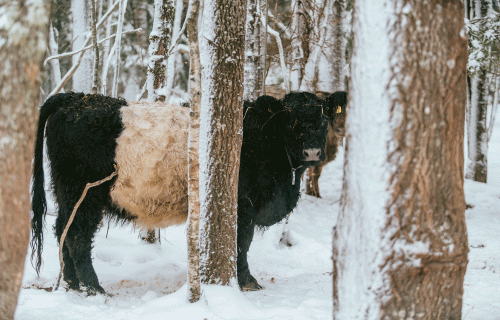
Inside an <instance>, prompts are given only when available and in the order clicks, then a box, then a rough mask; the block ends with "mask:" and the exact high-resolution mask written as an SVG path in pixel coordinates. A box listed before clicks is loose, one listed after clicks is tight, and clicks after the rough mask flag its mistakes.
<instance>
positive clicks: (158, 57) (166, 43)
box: [147, 0, 174, 102]
mask: <svg viewBox="0 0 500 320" xmlns="http://www.w3.org/2000/svg"><path fill="white" fill-rule="evenodd" d="M173 18H174V6H173V1H172V0H155V11H154V17H153V30H152V31H151V34H150V36H149V65H148V79H147V90H148V100H149V101H152V102H153V101H165V96H164V95H162V94H160V91H161V89H162V88H163V87H164V86H165V72H166V67H165V65H166V62H167V59H168V55H167V54H168V50H169V48H170V42H171V40H172V20H173Z"/></svg>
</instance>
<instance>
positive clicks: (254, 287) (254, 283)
mask: <svg viewBox="0 0 500 320" xmlns="http://www.w3.org/2000/svg"><path fill="white" fill-rule="evenodd" d="M262 289H264V288H262V286H261V285H260V284H258V283H257V281H252V282H249V283H247V284H246V285H244V286H241V291H259V290H262Z"/></svg>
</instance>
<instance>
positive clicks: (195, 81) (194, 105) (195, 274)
mask: <svg viewBox="0 0 500 320" xmlns="http://www.w3.org/2000/svg"><path fill="white" fill-rule="evenodd" d="M188 10H191V16H190V18H189V20H188V24H187V27H186V28H187V33H188V38H189V60H190V65H189V91H190V92H189V93H190V96H191V102H190V108H191V110H190V111H191V112H190V120H191V121H190V123H189V144H188V145H189V148H188V175H189V177H188V197H189V215H188V227H187V238H188V246H187V247H188V263H189V266H188V288H189V292H188V296H189V297H188V299H189V301H191V302H196V301H198V300H199V299H200V294H201V292H200V291H201V290H200V242H199V227H200V190H199V186H200V177H199V175H200V174H199V173H200V162H199V161H200V160H199V158H198V152H199V145H200V143H199V141H200V104H201V63H200V47H199V41H198V16H199V11H200V1H199V0H189V9H188Z"/></svg>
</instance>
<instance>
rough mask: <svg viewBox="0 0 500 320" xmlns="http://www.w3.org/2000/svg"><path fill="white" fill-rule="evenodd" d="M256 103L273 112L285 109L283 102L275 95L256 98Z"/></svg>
mask: <svg viewBox="0 0 500 320" xmlns="http://www.w3.org/2000/svg"><path fill="white" fill-rule="evenodd" d="M255 104H256V105H258V106H260V107H264V108H266V109H267V110H268V111H269V112H271V113H272V114H275V113H276V112H278V111H281V110H283V105H282V104H281V102H280V101H279V100H278V99H276V98H275V97H271V96H260V97H258V98H257V100H255Z"/></svg>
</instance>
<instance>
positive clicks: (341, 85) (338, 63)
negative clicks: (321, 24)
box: [320, 0, 347, 92]
mask: <svg viewBox="0 0 500 320" xmlns="http://www.w3.org/2000/svg"><path fill="white" fill-rule="evenodd" d="M345 10H346V0H335V1H334V3H333V15H332V16H333V19H332V20H333V27H332V28H331V29H330V30H332V31H333V37H332V38H333V39H332V40H333V46H332V48H333V59H332V60H333V68H332V78H331V79H332V85H333V90H332V92H335V91H345V90H346V74H345V67H346V52H345V50H346V44H347V38H346V36H345V31H344V20H345ZM321 78H322V77H321V74H320V79H321ZM321 91H323V90H321Z"/></svg>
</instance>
